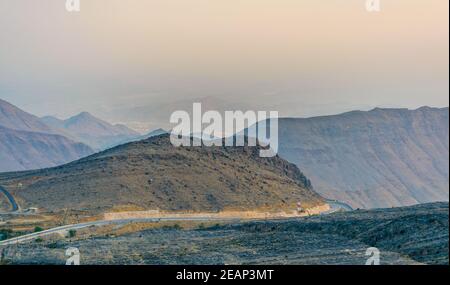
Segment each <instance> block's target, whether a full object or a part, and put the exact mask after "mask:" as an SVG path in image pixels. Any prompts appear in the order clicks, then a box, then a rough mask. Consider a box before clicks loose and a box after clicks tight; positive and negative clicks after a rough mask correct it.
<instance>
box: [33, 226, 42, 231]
mask: <svg viewBox="0 0 450 285" xmlns="http://www.w3.org/2000/svg"><path fill="white" fill-rule="evenodd" d="M43 230H44V229H43V228H41V227H39V226H37V227H35V228H34V232H35V233H38V232H42V231H43Z"/></svg>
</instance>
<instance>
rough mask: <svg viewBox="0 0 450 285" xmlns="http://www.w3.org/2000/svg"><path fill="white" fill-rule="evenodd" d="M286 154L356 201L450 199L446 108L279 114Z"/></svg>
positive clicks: (337, 195) (316, 179)
mask: <svg viewBox="0 0 450 285" xmlns="http://www.w3.org/2000/svg"><path fill="white" fill-rule="evenodd" d="M279 137H280V149H279V154H280V156H281V157H283V158H285V159H287V160H288V161H290V162H293V163H295V164H296V165H297V166H298V167H299V168H300V169H301V170H302V171H303V172H304V173H305V175H306V176H307V177H308V178H309V179H311V181H312V184H313V186H314V188H315V190H316V191H317V192H319V193H320V194H322V195H324V196H325V197H327V198H330V199H337V200H340V201H343V202H346V203H348V204H350V205H351V206H353V207H354V208H358V207H360V208H377V207H391V206H406V205H412V204H417V203H426V202H434V201H448V199H449V191H448V189H449V109H448V108H442V109H438V108H428V107H423V108H420V109H417V110H407V109H374V110H372V111H369V112H362V111H354V112H349V113H345V114H341V115H336V116H325V117H315V118H308V119H294V118H293V119H280V121H279Z"/></svg>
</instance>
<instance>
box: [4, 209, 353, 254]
mask: <svg viewBox="0 0 450 285" xmlns="http://www.w3.org/2000/svg"><path fill="white" fill-rule="evenodd" d="M327 203H329V204H330V206H331V209H330V210H328V211H326V212H323V213H322V215H329V214H332V213H335V212H338V211H349V210H352V208H351V207H350V206H348V205H347V204H344V203H341V202H338V201H331V200H329V201H327ZM160 221H204V222H210V221H221V222H224V221H235V222H237V221H240V220H239V219H236V218H211V217H188V218H180V217H165V218H140V219H123V220H107V221H106V220H100V221H93V222H88V223H81V224H73V225H65V226H61V227H57V228H53V229H49V230H45V231H41V232H37V233H32V234H27V235H23V236H20V237H15V238H12V239H8V240H4V241H0V246H2V245H11V244H18V243H22V242H25V241H29V240H33V239H36V238H38V237H42V236H47V235H51V234H58V233H60V234H66V233H67V232H68V231H69V230H78V229H82V228H88V227H93V226H105V225H123V224H129V223H139V222H160Z"/></svg>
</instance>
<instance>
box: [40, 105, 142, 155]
mask: <svg viewBox="0 0 450 285" xmlns="http://www.w3.org/2000/svg"><path fill="white" fill-rule="evenodd" d="M41 120H42V121H43V122H44V123H45V124H47V125H49V126H51V127H52V128H54V129H57V130H59V131H60V132H61V133H63V134H65V135H67V136H69V137H71V138H74V139H75V140H78V141H80V142H83V143H85V144H87V145H89V146H91V147H92V148H94V149H96V150H103V149H106V148H108V147H113V146H115V145H117V144H119V143H121V142H123V141H127V140H130V139H133V138H136V137H139V136H140V134H139V133H137V132H135V131H133V130H131V129H129V128H127V127H126V126H124V125H120V124H118V125H112V124H110V123H108V122H105V121H103V120H100V119H98V118H96V117H94V116H92V115H91V114H89V113H87V112H83V113H80V114H78V115H76V116H73V117H71V118H69V119H67V120H60V119H57V118H55V117H51V116H47V117H43V118H41Z"/></svg>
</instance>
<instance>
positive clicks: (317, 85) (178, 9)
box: [0, 0, 449, 120]
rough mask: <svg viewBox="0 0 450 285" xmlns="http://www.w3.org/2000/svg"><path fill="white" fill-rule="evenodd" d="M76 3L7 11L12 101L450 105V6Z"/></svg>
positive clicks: (1, 92)
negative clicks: (77, 7)
mask: <svg viewBox="0 0 450 285" xmlns="http://www.w3.org/2000/svg"><path fill="white" fill-rule="evenodd" d="M64 2H65V1H64V0H39V1H35V0H0V38H1V41H2V44H1V45H0V98H3V99H6V100H9V101H11V102H12V103H15V104H18V105H19V106H21V107H23V108H26V109H27V110H29V111H32V112H35V113H37V114H39V115H44V114H53V115H58V116H63V117H64V116H68V115H70V114H73V113H74V112H77V111H81V110H87V111H91V112H94V113H96V112H97V113H102V112H104V113H107V111H108V110H110V109H114V108H117V106H130V107H131V106H133V105H140V104H144V105H145V104H148V103H149V102H152V100H156V99H157V98H160V97H171V98H184V97H202V96H210V95H211V96H218V97H222V98H225V99H229V100H233V101H236V100H238V101H239V100H242V101H243V102H258V103H257V104H259V102H261V104H262V105H264V104H266V105H267V104H269V105H270V104H271V102H273V104H280V106H281V105H283V106H285V105H286V104H287V105H289V104H291V103H297V102H302V104H303V105H302V106H303V107H299V108H298V110H299V115H314V114H315V113H314V112H317V114H321V113H324V112H325V113H326V112H333V111H334V109H333V106H336V108H335V109H336V112H337V111H340V110H341V109H342V110H346V109H348V110H351V109H355V108H369V107H374V106H401V107H411V108H413V107H418V106H421V105H431V106H448V60H449V59H448V51H449V46H448V40H449V39H448V33H449V31H448V20H449V18H448V5H449V1H448V0H381V3H382V11H381V12H380V13H368V12H367V11H366V10H365V0H214V1H211V0H189V1H187V0H126V1H123V0H88V1H86V0H84V1H83V0H81V4H82V6H81V12H80V13H78V14H71V13H68V12H66V11H65V7H64ZM322 105H323V106H324V107H323V110H321V107H320V106H322ZM308 106H313V107H311V108H309V107H308ZM330 106H331V107H330ZM280 108H281V107H280ZM302 108H303V109H302ZM308 108H309V109H308ZM311 110H314V111H311ZM310 113H312V114H310ZM111 119H112V120H114V118H111Z"/></svg>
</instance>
